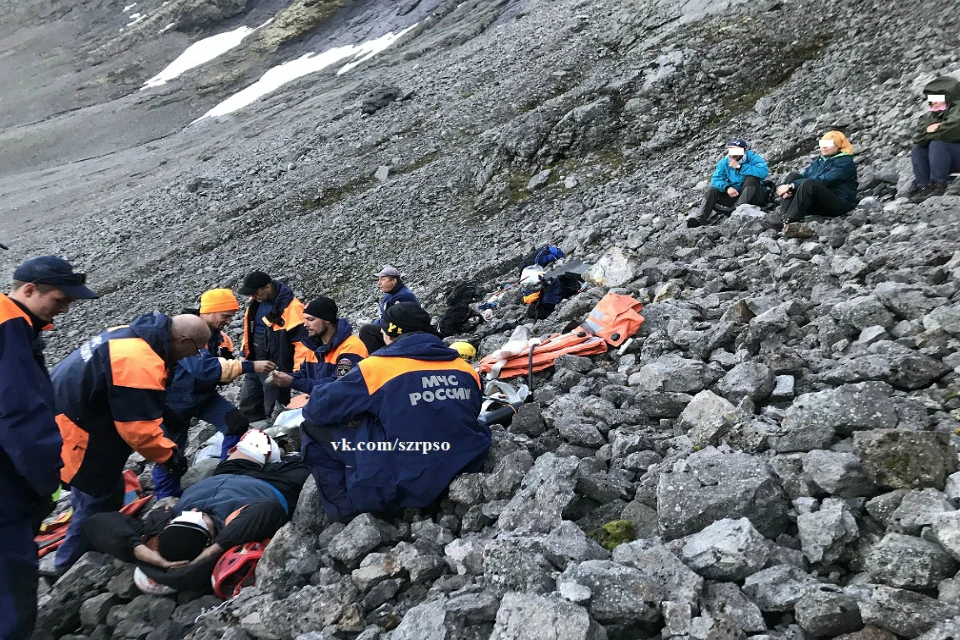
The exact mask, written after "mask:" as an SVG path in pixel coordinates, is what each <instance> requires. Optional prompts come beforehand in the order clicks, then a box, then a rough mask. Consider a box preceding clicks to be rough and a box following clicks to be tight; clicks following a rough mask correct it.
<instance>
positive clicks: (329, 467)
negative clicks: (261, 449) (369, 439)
mask: <svg viewBox="0 0 960 640" xmlns="http://www.w3.org/2000/svg"><path fill="white" fill-rule="evenodd" d="M324 431H325V432H329V438H326V439H324V441H317V440H314V439H313V438H311V437H310V436H308V435H307V434H306V433H302V432H301V437H300V457H301V459H302V460H303V463H304V464H306V465H307V466H308V467H310V473H311V474H313V479H314V480H315V481H316V483H317V493H318V494H319V495H320V504H321V505H322V506H323V510H324V512H325V513H326V514H327V517H329V518H330V519H331V520H335V521H338V522H343V521H345V520H348V519H349V518H351V517H352V516H354V515H356V514H358V513H360V510H359V509H358V508H357V507H356V506H355V505H354V504H353V501H352V500H351V499H350V495H349V492H348V490H347V469H348V468H350V467H353V465H354V454H353V453H351V452H345V451H334V449H333V447H332V446H331V445H330V442H339V441H341V439H343V438H345V439H346V440H347V442H352V441H353V436H354V435H356V433H357V430H356V429H345V428H344V429H325V430H324Z"/></svg>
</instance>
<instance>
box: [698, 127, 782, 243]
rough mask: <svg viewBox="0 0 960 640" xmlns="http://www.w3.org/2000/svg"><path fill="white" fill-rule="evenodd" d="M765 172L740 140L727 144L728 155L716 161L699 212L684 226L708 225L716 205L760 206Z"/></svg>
mask: <svg viewBox="0 0 960 640" xmlns="http://www.w3.org/2000/svg"><path fill="white" fill-rule="evenodd" d="M768 173H769V170H768V169H767V163H766V162H765V161H764V159H763V158H761V157H760V154H759V153H757V152H755V151H751V150H750V144H749V143H748V142H747V141H746V140H744V139H743V138H734V139H733V140H731V141H730V142H728V143H727V155H725V156H724V157H722V158H720V161H719V162H717V168H716V169H715V170H714V172H713V178H711V180H710V188H709V189H707V193H706V195H705V196H704V197H703V204H702V205H700V211H698V212H697V213H696V214H695V215H692V216H690V217H689V218H687V226H688V227H691V228H692V227H699V226H701V225H704V224H707V220H709V219H710V216H711V215H713V208H714V207H715V206H716V205H718V204H719V205H722V206H724V207H739V206H740V205H742V204H755V205H759V204H761V203H762V202H763V187H762V186H761V183H762V181H763V179H764V178H766V177H767V174H768Z"/></svg>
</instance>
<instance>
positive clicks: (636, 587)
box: [557, 560, 663, 623]
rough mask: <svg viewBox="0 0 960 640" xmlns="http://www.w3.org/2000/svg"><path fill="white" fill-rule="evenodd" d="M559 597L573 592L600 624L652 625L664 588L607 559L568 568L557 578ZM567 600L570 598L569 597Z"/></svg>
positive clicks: (638, 572)
mask: <svg viewBox="0 0 960 640" xmlns="http://www.w3.org/2000/svg"><path fill="white" fill-rule="evenodd" d="M557 588H558V590H559V591H560V594H561V595H564V597H566V595H565V592H570V593H575V594H577V596H576V601H577V602H578V603H579V604H584V605H585V606H586V607H587V609H588V611H589V612H590V615H591V616H592V617H593V618H594V619H596V620H597V621H599V622H617V623H619V622H628V623H629V622H652V621H654V620H657V619H658V618H659V617H660V603H661V602H663V589H661V587H660V585H658V584H657V583H656V582H655V581H654V580H653V579H652V578H651V577H649V576H646V575H644V574H643V573H642V572H640V571H638V570H637V569H634V568H633V567H627V566H624V565H622V564H618V563H616V562H612V561H610V560H588V561H587V562H582V563H580V564H578V565H571V566H569V567H567V569H566V570H565V571H564V572H563V573H562V574H560V577H559V578H557ZM568 599H569V598H568Z"/></svg>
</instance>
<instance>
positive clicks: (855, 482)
mask: <svg viewBox="0 0 960 640" xmlns="http://www.w3.org/2000/svg"><path fill="white" fill-rule="evenodd" d="M803 470H804V471H805V472H807V474H809V475H810V478H811V479H813V481H814V483H816V485H817V486H818V487H820V489H822V490H823V492H824V493H827V494H829V495H834V496H839V497H841V498H857V497H860V496H868V495H871V494H873V493H876V491H877V486H876V485H875V484H873V482H871V481H870V478H868V477H867V474H865V473H864V472H863V469H862V468H861V467H860V459H859V458H858V457H857V456H855V455H854V454H852V453H839V452H836V451H825V450H823V449H816V450H814V451H811V452H810V453H808V454H806V455H805V456H804V457H803Z"/></svg>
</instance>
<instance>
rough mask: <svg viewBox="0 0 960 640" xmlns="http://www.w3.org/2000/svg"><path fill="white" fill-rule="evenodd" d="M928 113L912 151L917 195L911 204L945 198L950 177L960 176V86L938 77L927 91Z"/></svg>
mask: <svg viewBox="0 0 960 640" xmlns="http://www.w3.org/2000/svg"><path fill="white" fill-rule="evenodd" d="M923 93H924V95H925V96H926V98H927V104H928V105H929V106H928V108H927V113H926V114H924V115H923V116H922V117H921V118H920V122H919V123H918V124H917V130H916V133H915V134H914V138H913V142H914V145H913V148H912V149H911V150H910V163H911V164H912V165H913V176H914V182H915V187H916V192H915V193H914V194H913V196H912V197H911V198H910V201H911V202H915V203H916V202H923V201H924V200H926V199H927V198H932V197H934V196H942V195H943V194H944V192H945V191H946V190H947V184H948V183H949V182H950V174H951V173H956V172H960V82H958V81H957V80H956V79H955V78H951V77H950V76H938V77H937V78H934V79H933V80H932V81H931V82H929V83H927V86H925V87H924V88H923Z"/></svg>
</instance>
